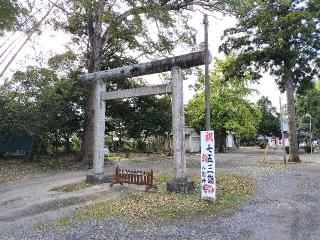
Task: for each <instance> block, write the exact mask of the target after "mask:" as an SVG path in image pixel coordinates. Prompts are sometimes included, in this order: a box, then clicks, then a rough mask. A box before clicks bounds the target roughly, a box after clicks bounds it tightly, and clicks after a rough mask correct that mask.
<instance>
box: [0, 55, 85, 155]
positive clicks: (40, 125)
mask: <svg viewBox="0 0 320 240" xmlns="http://www.w3.org/2000/svg"><path fill="white" fill-rule="evenodd" d="M53 60H54V59H51V61H53ZM65 60H66V59H65ZM69 61H73V59H69ZM60 64H61V65H63V66H64V71H68V70H67V68H66V61H61V62H60ZM76 76H77V72H76V71H72V70H70V69H69V71H68V74H59V73H58V72H57V71H55V69H53V68H37V67H28V68H27V70H26V71H24V72H22V71H18V72H16V73H15V74H14V75H13V77H12V79H11V80H10V81H7V82H6V83H5V84H4V85H3V86H1V87H0V101H2V102H3V104H1V107H0V108H1V109H0V111H1V115H0V131H1V130H2V131H4V132H9V133H27V134H30V135H32V136H33V137H34V149H33V153H34V154H40V153H46V152H47V151H48V150H50V149H49V148H48V147H50V146H51V147H52V148H51V150H50V151H53V152H58V149H59V148H60V147H64V148H65V150H66V151H67V152H68V151H71V142H70V141H71V139H72V137H73V135H74V134H77V133H79V132H80V128H81V124H82V112H81V108H82V105H83V103H82V101H83V97H82V96H83V95H84V94H83V91H82V89H81V88H79V87H78V86H77V84H76V82H75V80H76Z"/></svg>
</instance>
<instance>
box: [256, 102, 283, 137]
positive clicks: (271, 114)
mask: <svg viewBox="0 0 320 240" xmlns="http://www.w3.org/2000/svg"><path fill="white" fill-rule="evenodd" d="M257 107H258V109H259V110H260V112H261V115H262V116H261V122H260V124H259V128H258V134H259V135H262V136H267V137H272V136H280V135H281V133H280V119H279V114H278V112H277V109H276V108H275V107H274V106H272V102H271V101H270V100H269V98H268V97H265V96H262V97H261V98H260V99H259V100H258V102H257Z"/></svg>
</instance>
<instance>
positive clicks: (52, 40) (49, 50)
mask: <svg viewBox="0 0 320 240" xmlns="http://www.w3.org/2000/svg"><path fill="white" fill-rule="evenodd" d="M202 21H203V16H202V14H201V13H200V12H195V13H194V15H193V18H192V20H191V23H190V24H191V25H192V26H194V27H195V29H197V31H198V34H197V43H198V44H199V43H201V42H203V39H204V30H203V24H202ZM235 24H236V19H235V18H233V17H229V16H222V15H220V14H216V15H215V16H209V49H210V52H211V54H212V56H213V57H218V58H223V54H221V53H219V52H218V47H219V45H220V44H221V36H222V34H223V31H224V30H225V29H227V28H229V27H232V26H234V25H235ZM17 36H18V34H17ZM5 40H6V38H5V37H3V38H2V39H0V46H1V45H2V43H3V42H4V41H5ZM22 41H23V39H21V40H20V42H19V41H17V42H16V43H15V44H14V45H16V48H18V46H19V45H20V44H21V42H22ZM69 41H70V37H69V36H68V35H66V34H64V33H63V32H55V31H53V30H52V29H49V28H46V27H44V28H42V33H41V34H40V35H37V36H33V37H32V40H31V41H29V42H28V43H27V45H26V46H25V47H24V48H23V50H22V51H21V52H20V53H19V55H18V57H17V58H16V59H15V61H14V62H13V64H11V66H10V68H9V69H8V71H7V73H6V76H10V75H12V73H13V72H14V71H16V70H19V69H20V70H21V69H22V70H23V69H24V68H25V67H26V66H27V65H32V64H36V62H35V61H34V60H33V59H35V58H40V59H41V58H43V59H44V60H46V59H48V58H49V57H50V56H53V55H55V54H57V53H63V52H64V51H66V45H67V44H68V42H69ZM2 49H3V48H2ZM2 49H1V50H2ZM185 53H186V52H185V49H177V50H176V51H175V52H174V54H176V55H179V54H185ZM0 62H1V59H0ZM7 62H8V60H7V61H5V62H3V63H2V64H1V65H0V70H1V69H2V68H3V66H4V65H5V63H7ZM145 79H146V81H147V82H148V83H150V84H157V83H160V82H161V79H160V77H159V75H152V76H149V77H146V78H145ZM196 80H197V79H196V77H195V76H190V77H189V78H188V80H186V81H185V82H184V100H185V103H187V102H188V101H189V100H190V99H191V98H192V96H193V95H194V92H193V90H192V89H190V88H189V86H190V85H193V84H194V83H195V82H196ZM2 83H3V78H2V79H0V84H2ZM253 87H254V88H255V89H257V90H258V92H259V94H254V95H253V96H251V97H250V98H249V99H250V100H251V101H254V102H255V101H257V100H258V99H259V98H260V97H261V96H262V95H264V96H267V97H268V98H269V99H270V100H271V101H272V103H273V105H274V106H275V107H277V108H278V105H279V96H280V92H279V90H278V88H277V86H276V84H275V82H274V80H273V79H272V77H271V76H270V75H268V74H265V75H264V77H263V78H262V79H261V81H260V84H254V85H253ZM282 100H283V101H284V100H285V97H284V96H282Z"/></svg>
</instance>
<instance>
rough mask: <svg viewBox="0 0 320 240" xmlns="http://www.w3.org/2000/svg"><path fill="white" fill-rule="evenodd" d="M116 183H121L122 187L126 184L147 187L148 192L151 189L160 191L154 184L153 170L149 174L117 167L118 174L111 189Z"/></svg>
mask: <svg viewBox="0 0 320 240" xmlns="http://www.w3.org/2000/svg"><path fill="white" fill-rule="evenodd" d="M116 183H119V184H121V185H123V184H124V183H128V184H137V185H146V186H147V189H146V190H147V191H148V190H150V189H151V188H154V189H158V187H157V186H156V185H155V184H154V182H153V170H151V171H150V172H147V171H135V170H124V169H120V168H119V167H117V168H116V174H115V181H114V182H113V183H111V184H110V187H112V186H113V185H114V184H116Z"/></svg>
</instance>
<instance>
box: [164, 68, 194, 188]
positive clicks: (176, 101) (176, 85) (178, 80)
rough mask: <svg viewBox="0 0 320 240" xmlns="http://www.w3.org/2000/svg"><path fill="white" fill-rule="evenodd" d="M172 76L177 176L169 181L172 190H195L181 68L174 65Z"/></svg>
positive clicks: (168, 184)
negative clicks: (190, 179)
mask: <svg viewBox="0 0 320 240" xmlns="http://www.w3.org/2000/svg"><path fill="white" fill-rule="evenodd" d="M171 76H172V147H173V161H174V164H175V174H176V178H175V179H173V180H172V181H170V182H168V183H167V189H168V190H169V191H171V192H185V193H189V192H194V191H195V187H194V182H188V176H187V162H186V154H185V130H184V122H185V119H184V105H183V79H182V72H181V68H179V67H173V68H172V69H171Z"/></svg>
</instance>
